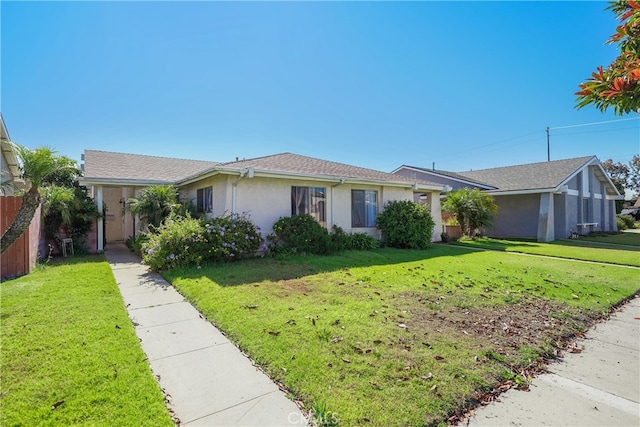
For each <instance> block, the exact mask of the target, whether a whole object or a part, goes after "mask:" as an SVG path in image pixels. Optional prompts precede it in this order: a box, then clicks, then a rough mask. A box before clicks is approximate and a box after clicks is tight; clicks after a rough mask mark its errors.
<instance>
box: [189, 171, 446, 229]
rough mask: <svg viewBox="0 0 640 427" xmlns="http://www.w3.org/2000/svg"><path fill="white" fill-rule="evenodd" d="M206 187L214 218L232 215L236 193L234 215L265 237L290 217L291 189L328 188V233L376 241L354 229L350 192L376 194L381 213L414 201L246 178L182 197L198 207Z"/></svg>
mask: <svg viewBox="0 0 640 427" xmlns="http://www.w3.org/2000/svg"><path fill="white" fill-rule="evenodd" d="M234 184H235V190H234ZM207 186H210V187H213V215H215V216H217V215H222V214H225V213H231V212H232V211H233V207H234V196H233V195H234V193H235V212H236V213H246V214H248V215H249V217H250V218H251V220H252V221H253V222H254V223H255V224H256V225H257V226H258V227H260V229H261V232H262V235H263V236H266V235H267V234H268V233H271V232H272V231H273V224H274V223H275V222H276V221H277V220H278V219H279V218H280V217H284V216H291V187H292V186H300V187H322V188H325V191H326V192H325V198H326V200H325V218H326V226H327V228H328V229H331V227H332V226H333V225H334V224H335V225H338V226H340V227H341V228H343V229H344V230H345V231H346V232H364V233H368V234H371V235H372V236H375V237H376V238H380V233H379V231H378V230H377V229H376V228H375V227H363V228H360V227H357V228H354V227H352V223H351V190H374V191H377V192H378V212H381V211H382V209H383V207H384V204H385V203H387V202H388V201H390V200H413V198H414V194H413V191H412V190H411V189H406V188H397V187H386V186H376V185H357V184H349V183H345V184H339V183H335V182H323V181H314V180H294V179H291V180H288V179H278V178H266V177H253V178H249V177H246V176H245V177H243V178H242V179H241V180H238V176H220V175H218V176H215V177H211V178H207V179H205V180H202V181H198V182H197V183H192V184H189V185H186V186H184V187H182V188H181V189H180V196H181V198H183V199H186V200H193V201H194V203H195V201H196V197H197V190H198V189H199V188H204V187H207ZM434 194H435V195H436V196H435V197H433V196H432V197H431V200H432V201H435V203H432V205H431V209H432V216H433V217H434V220H435V221H436V222H437V225H436V227H435V230H434V233H433V234H434V238H436V237H437V240H439V239H440V231H439V230H440V229H441V228H442V219H441V215H440V199H439V197H438V194H439V193H438V192H435V193H434Z"/></svg>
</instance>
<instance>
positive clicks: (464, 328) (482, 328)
mask: <svg viewBox="0 0 640 427" xmlns="http://www.w3.org/2000/svg"><path fill="white" fill-rule="evenodd" d="M405 298H406V296H405ZM415 302H417V303H418V304H420V305H419V306H416V305H414V307H413V308H410V309H408V310H407V311H408V312H409V313H410V314H411V318H410V319H409V322H410V323H411V324H412V326H413V327H414V328H424V329H434V328H435V329H436V330H437V329H444V328H446V329H450V328H452V329H454V330H456V331H457V332H459V333H462V334H464V335H474V336H476V337H480V338H481V339H482V340H483V341H484V342H486V343H488V344H491V345H492V346H494V347H495V348H496V349H507V348H513V349H519V348H520V347H523V346H533V347H541V346H542V345H544V344H550V345H552V346H553V347H556V348H562V347H564V346H565V345H566V343H567V342H568V341H569V340H571V339H573V338H574V337H575V336H576V334H578V333H581V332H583V331H585V330H586V329H587V328H588V327H589V326H590V325H591V324H592V323H593V322H594V321H595V320H596V318H595V317H593V314H592V315H590V314H588V313H584V312H582V311H580V310H579V309H577V308H574V307H569V306H568V305H567V304H563V303H558V302H554V301H548V300H542V299H539V298H533V297H520V298H519V300H518V302H515V303H511V304H503V305H493V306H476V307H469V308H465V307H457V306H447V305H444V304H440V305H441V306H442V309H440V310H428V309H427V310H425V309H424V308H423V307H424V301H423V300H421V298H420V297H419V296H416V297H415Z"/></svg>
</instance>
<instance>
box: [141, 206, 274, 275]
mask: <svg viewBox="0 0 640 427" xmlns="http://www.w3.org/2000/svg"><path fill="white" fill-rule="evenodd" d="M147 236H148V238H149V240H148V241H147V242H146V243H143V244H142V253H143V258H142V259H143V261H144V263H145V264H148V265H149V266H150V267H151V268H152V269H154V270H166V269H170V268H175V267H186V266H190V265H200V264H201V263H202V262H205V261H234V260H238V259H242V258H248V257H252V256H255V255H256V253H257V251H258V249H259V248H260V247H261V246H262V237H261V236H260V231H259V229H258V228H257V227H256V226H255V225H254V224H253V223H252V222H251V220H250V219H249V218H248V217H246V216H245V215H238V214H231V215H224V216H221V217H214V218H210V219H206V220H198V219H195V218H191V217H190V216H189V215H187V216H186V217H179V216H176V215H172V216H170V217H169V218H168V219H167V220H166V221H165V222H163V223H162V224H161V225H160V226H159V227H158V228H157V229H156V230H155V231H154V232H153V233H150V234H148V235H147Z"/></svg>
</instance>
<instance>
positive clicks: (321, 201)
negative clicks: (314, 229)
mask: <svg viewBox="0 0 640 427" xmlns="http://www.w3.org/2000/svg"><path fill="white" fill-rule="evenodd" d="M326 201H327V198H326V189H325V188H324V187H291V215H303V214H309V215H311V216H312V217H313V218H315V220H316V221H318V222H319V223H320V224H321V225H323V226H324V225H326V212H325V210H326V207H325V206H326Z"/></svg>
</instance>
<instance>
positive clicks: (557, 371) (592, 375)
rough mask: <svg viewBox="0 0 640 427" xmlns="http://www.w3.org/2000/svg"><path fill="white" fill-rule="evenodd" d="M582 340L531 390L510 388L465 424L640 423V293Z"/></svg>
mask: <svg viewBox="0 0 640 427" xmlns="http://www.w3.org/2000/svg"><path fill="white" fill-rule="evenodd" d="M577 344H578V345H579V346H580V347H584V349H583V350H582V352H580V353H568V354H566V355H565V357H564V358H563V359H560V361H559V362H557V363H553V364H551V365H549V367H548V368H549V373H545V374H542V375H540V376H538V377H536V378H534V379H533V384H532V385H531V387H530V391H526V392H525V391H518V390H513V389H512V390H509V391H507V392H506V393H505V394H503V395H502V396H500V397H499V399H498V400H496V401H495V402H492V403H490V404H489V405H487V406H484V407H481V408H479V409H477V410H476V411H475V414H474V415H473V416H472V417H471V418H470V419H469V420H467V421H465V422H464V423H462V424H461V425H470V426H543V425H546V426H635V427H637V426H640V403H639V402H640V298H634V299H633V300H631V301H630V302H629V303H627V304H626V305H625V306H624V307H623V308H622V309H621V310H619V311H618V312H616V313H615V314H614V315H613V316H612V317H611V319H610V320H608V321H607V322H604V323H600V324H597V325H596V326H595V327H594V328H592V329H591V330H589V331H588V332H587V333H586V334H585V339H582V340H580V341H578V343H577Z"/></svg>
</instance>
